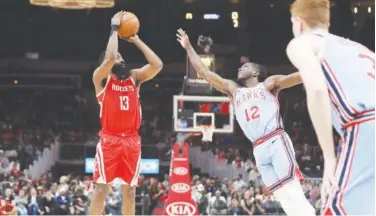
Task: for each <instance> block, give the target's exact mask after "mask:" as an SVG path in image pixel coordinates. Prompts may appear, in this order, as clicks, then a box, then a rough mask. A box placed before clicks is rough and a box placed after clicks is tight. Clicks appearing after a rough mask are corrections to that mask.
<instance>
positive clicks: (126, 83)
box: [89, 11, 162, 215]
mask: <svg viewBox="0 0 376 216" xmlns="http://www.w3.org/2000/svg"><path fill="white" fill-rule="evenodd" d="M123 13H124V12H122V11H121V12H118V13H117V14H115V15H114V16H113V18H112V20H111V34H110V38H109V40H108V44H107V49H106V52H105V55H104V59H103V60H102V61H101V64H100V66H99V67H98V68H97V69H96V70H95V71H94V74H93V83H94V87H95V92H96V95H97V99H98V102H99V105H100V114H99V115H100V118H101V124H102V130H101V132H100V133H99V138H100V141H99V143H98V145H97V149H96V156H95V170H94V176H93V180H94V181H95V182H96V187H95V191H94V194H93V199H92V200H91V203H90V209H89V214H90V215H101V214H102V212H103V209H104V202H105V199H106V196H107V193H108V192H109V189H110V184H111V183H112V182H113V181H114V180H115V179H119V180H120V181H121V182H122V184H123V185H122V195H123V201H122V209H121V212H122V214H123V215H134V214H135V190H134V187H135V186H136V185H137V182H138V176H139V172H140V170H139V167H140V161H141V144H140V142H141V139H140V136H139V135H138V129H139V127H140V124H141V106H140V101H139V89H140V85H141V83H142V82H145V81H147V80H149V79H152V78H153V77H155V76H156V75H157V74H158V72H159V71H160V70H161V69H162V61H161V59H160V58H159V57H158V56H157V55H156V54H155V53H154V52H153V51H152V50H151V49H150V48H149V47H148V46H147V45H146V44H145V43H144V42H142V40H141V39H140V38H139V37H138V36H137V35H135V36H133V37H131V38H129V39H128V41H129V42H131V43H133V44H134V45H136V46H137V47H138V48H139V49H140V50H141V52H142V53H143V54H144V55H145V58H146V60H147V61H148V64H147V65H145V66H143V67H142V68H137V69H129V68H127V66H126V64H125V63H124V59H123V58H122V56H121V54H120V53H119V52H118V33H117V29H118V28H119V25H120V19H121V16H122V15H123ZM105 79H107V80H106V85H105V86H103V85H102V81H103V80H105Z"/></svg>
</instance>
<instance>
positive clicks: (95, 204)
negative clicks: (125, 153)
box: [89, 137, 118, 215]
mask: <svg viewBox="0 0 376 216" xmlns="http://www.w3.org/2000/svg"><path fill="white" fill-rule="evenodd" d="M103 140H104V139H103V138H101V139H100V141H99V143H98V144H97V149H96V154H95V164H94V174H93V182H96V185H95V189H94V194H93V198H92V199H91V202H90V207H89V214H90V215H100V214H102V213H103V210H104V203H105V200H106V197H107V194H108V192H109V190H110V185H109V183H111V181H112V180H113V179H114V174H115V171H116V168H117V163H118V162H117V156H118V154H117V153H116V151H112V150H113V147H114V146H116V145H114V143H113V142H112V141H113V140H111V139H110V138H109V137H106V140H107V141H106V142H103ZM109 146H110V147H109Z"/></svg>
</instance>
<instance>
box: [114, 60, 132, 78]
mask: <svg viewBox="0 0 376 216" xmlns="http://www.w3.org/2000/svg"><path fill="white" fill-rule="evenodd" d="M112 73H113V74H114V75H115V76H116V77H117V78H118V79H119V80H125V79H127V78H128V77H129V70H128V69H127V67H126V65H125V63H115V64H114V66H113V67H112Z"/></svg>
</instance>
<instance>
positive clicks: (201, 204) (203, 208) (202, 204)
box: [197, 184, 209, 215]
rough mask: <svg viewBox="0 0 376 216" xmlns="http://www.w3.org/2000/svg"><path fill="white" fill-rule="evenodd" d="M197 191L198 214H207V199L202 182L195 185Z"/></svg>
mask: <svg viewBox="0 0 376 216" xmlns="http://www.w3.org/2000/svg"><path fill="white" fill-rule="evenodd" d="M197 191H198V192H199V193H201V194H200V195H201V196H200V197H199V199H198V200H197V208H198V212H199V213H200V215H207V209H208V206H209V199H208V197H207V195H206V191H205V188H204V186H203V185H202V184H200V185H198V186H197Z"/></svg>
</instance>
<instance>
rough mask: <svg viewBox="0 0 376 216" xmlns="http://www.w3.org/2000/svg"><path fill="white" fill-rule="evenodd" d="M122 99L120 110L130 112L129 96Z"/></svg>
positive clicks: (121, 97)
mask: <svg viewBox="0 0 376 216" xmlns="http://www.w3.org/2000/svg"><path fill="white" fill-rule="evenodd" d="M119 98H120V110H122V111H127V110H129V97H128V96H119Z"/></svg>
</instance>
